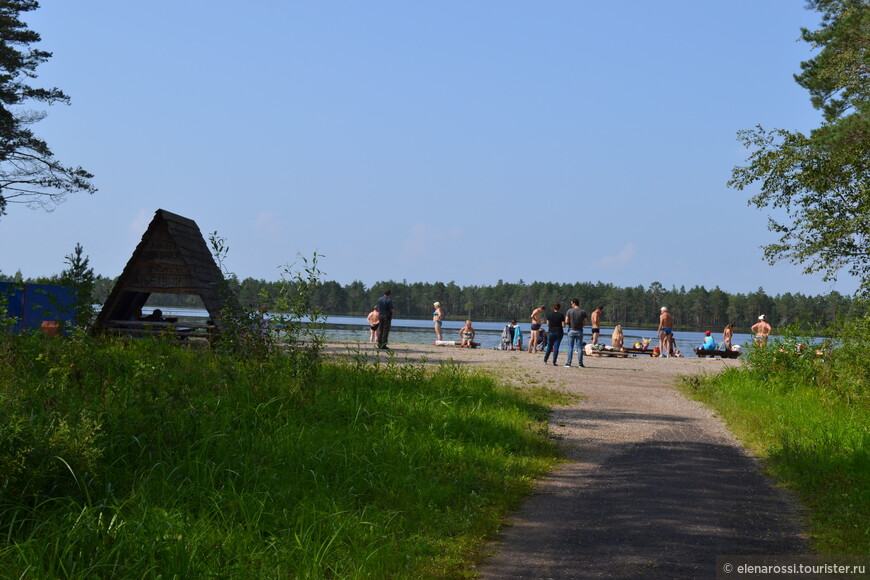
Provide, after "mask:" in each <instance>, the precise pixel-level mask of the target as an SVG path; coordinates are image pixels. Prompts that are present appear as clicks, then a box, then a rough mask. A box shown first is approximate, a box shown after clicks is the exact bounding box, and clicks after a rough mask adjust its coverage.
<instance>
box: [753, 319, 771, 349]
mask: <svg viewBox="0 0 870 580" xmlns="http://www.w3.org/2000/svg"><path fill="white" fill-rule="evenodd" d="M749 330H751V331H752V332H753V333H754V334H755V344H756V345H757V346H765V345H766V344H767V337H768V336H770V331H771V327H770V323H769V322H768V321H767V317H766V316H765V315H764V314H762V315H761V316H759V317H758V322H756V323H755V324H753V325H752V327H751V328H750V329H749Z"/></svg>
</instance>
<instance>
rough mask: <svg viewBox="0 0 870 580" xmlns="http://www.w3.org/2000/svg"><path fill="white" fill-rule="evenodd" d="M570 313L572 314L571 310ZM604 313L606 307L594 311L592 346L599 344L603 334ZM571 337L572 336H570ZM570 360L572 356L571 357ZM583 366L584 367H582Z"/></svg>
mask: <svg viewBox="0 0 870 580" xmlns="http://www.w3.org/2000/svg"><path fill="white" fill-rule="evenodd" d="M568 312H571V311H570V310H569V311H568ZM603 313H604V307H603V306H599V307H598V308H596V309H595V310H593V311H592V344H598V334H599V333H600V332H601V315H602V314H603ZM568 336H569V337H570V336H571V335H570V334H569V335H568ZM569 358H570V356H569ZM580 366H583V365H580Z"/></svg>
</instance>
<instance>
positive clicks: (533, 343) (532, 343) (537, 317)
mask: <svg viewBox="0 0 870 580" xmlns="http://www.w3.org/2000/svg"><path fill="white" fill-rule="evenodd" d="M543 315H544V305H543V304H541V305H540V306H538V307H537V308H535V309H534V310H533V311H532V316H531V318H532V327H531V334H532V336H531V338H530V339H529V352H531V353H536V352H538V335H539V334H540V333H541V316H543ZM532 349H534V350H532Z"/></svg>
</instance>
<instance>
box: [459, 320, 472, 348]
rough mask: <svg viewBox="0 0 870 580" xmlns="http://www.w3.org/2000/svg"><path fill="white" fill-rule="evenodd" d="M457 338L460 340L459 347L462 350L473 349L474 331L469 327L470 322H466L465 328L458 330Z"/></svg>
mask: <svg viewBox="0 0 870 580" xmlns="http://www.w3.org/2000/svg"><path fill="white" fill-rule="evenodd" d="M459 337H460V338H462V343H461V344H460V345H459V346H461V347H463V348H473V346H474V344H473V342H472V341H473V340H474V329H473V328H472V327H471V321H470V320H466V321H465V326H463V327H462V328H460V329H459Z"/></svg>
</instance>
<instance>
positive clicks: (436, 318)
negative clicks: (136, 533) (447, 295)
mask: <svg viewBox="0 0 870 580" xmlns="http://www.w3.org/2000/svg"><path fill="white" fill-rule="evenodd" d="M434 306H435V312H433V313H432V322H434V323H435V340H442V338H441V323H442V322H443V320H444V311H443V310H442V309H441V303H440V302H436V303H435V304H434Z"/></svg>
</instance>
